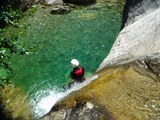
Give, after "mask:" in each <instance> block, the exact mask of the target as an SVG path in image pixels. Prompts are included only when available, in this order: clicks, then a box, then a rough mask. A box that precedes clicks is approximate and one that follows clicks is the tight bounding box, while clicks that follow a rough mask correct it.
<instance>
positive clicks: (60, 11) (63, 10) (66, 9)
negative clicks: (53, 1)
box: [50, 6, 71, 14]
mask: <svg viewBox="0 0 160 120" xmlns="http://www.w3.org/2000/svg"><path fill="white" fill-rule="evenodd" d="M70 11H71V9H70V7H69V6H56V7H54V8H53V9H52V10H51V11H50V13H51V14H66V13H69V12H70Z"/></svg>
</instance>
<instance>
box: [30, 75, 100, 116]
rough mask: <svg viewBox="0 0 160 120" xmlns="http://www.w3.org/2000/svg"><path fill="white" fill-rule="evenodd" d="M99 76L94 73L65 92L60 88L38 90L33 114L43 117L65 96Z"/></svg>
mask: <svg viewBox="0 0 160 120" xmlns="http://www.w3.org/2000/svg"><path fill="white" fill-rule="evenodd" d="M96 78H98V76H97V75H94V76H92V77H90V78H87V79H86V81H85V82H83V83H82V84H75V85H74V86H73V87H72V88H71V89H69V90H67V91H65V92H63V91H59V90H58V89H55V88H54V89H50V90H41V91H38V92H37V93H36V94H35V95H34V96H35V97H34V98H33V100H31V104H32V106H33V114H34V115H35V117H36V118H39V117H42V116H43V115H45V114H46V113H48V112H49V111H50V109H51V108H52V106H53V105H54V104H55V103H56V102H57V101H59V100H60V99H62V98H63V97H65V96H67V95H68V94H70V93H71V92H73V91H77V90H79V89H81V88H82V87H84V86H86V85H88V84H89V83H90V82H91V81H93V80H95V79H96Z"/></svg>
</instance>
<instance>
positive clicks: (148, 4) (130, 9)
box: [121, 0, 160, 28]
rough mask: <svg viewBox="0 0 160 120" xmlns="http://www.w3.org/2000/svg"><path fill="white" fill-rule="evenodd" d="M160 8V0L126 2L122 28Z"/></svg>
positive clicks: (132, 0)
mask: <svg viewBox="0 0 160 120" xmlns="http://www.w3.org/2000/svg"><path fill="white" fill-rule="evenodd" d="M159 7H160V1H159V0H126V4H125V6H124V11H123V22H122V26H121V28H124V26H127V25H130V24H132V23H133V22H135V21H137V20H139V19H140V18H142V17H143V16H145V15H147V14H150V13H152V12H153V11H154V10H156V9H157V8H159Z"/></svg>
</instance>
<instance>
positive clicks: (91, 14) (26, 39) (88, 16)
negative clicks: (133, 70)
mask: <svg viewBox="0 0 160 120" xmlns="http://www.w3.org/2000/svg"><path fill="white" fill-rule="evenodd" d="M116 7H117V6H116ZM113 8H115V6H113ZM25 25H26V33H25V34H23V35H21V36H19V40H18V42H19V44H24V45H25V46H26V47H27V48H31V50H30V51H31V53H29V54H28V55H23V56H18V55H15V56H13V58H12V60H11V65H12V67H13V68H14V72H13V74H12V75H10V79H11V80H13V81H14V83H15V84H16V85H17V86H19V87H20V88H22V89H23V90H24V91H26V92H28V91H30V93H31V94H32V93H35V92H36V91H38V90H40V89H46V88H52V87H56V88H59V89H62V85H63V84H64V83H66V82H68V81H70V78H69V73H70V71H71V70H72V67H71V65H70V60H71V59H72V58H76V59H78V60H79V61H80V65H82V66H83V67H84V68H85V69H86V73H87V74H94V73H95V71H96V69H97V68H98V66H99V65H100V63H101V62H102V60H103V59H104V58H105V57H106V56H107V54H108V53H109V50H110V49H111V47H112V45H113V42H114V41H115V39H116V37H117V35H118V33H119V31H120V25H121V11H118V10H117V11H115V9H112V7H107V3H106V2H105V1H103V2H101V3H97V4H95V5H91V6H80V7H75V8H72V9H71V12H70V13H69V14H64V15H51V14H50V13H49V9H39V10H38V11H36V12H35V13H34V15H32V16H30V17H28V18H26V19H25Z"/></svg>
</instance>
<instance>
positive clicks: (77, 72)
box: [70, 59, 85, 83]
mask: <svg viewBox="0 0 160 120" xmlns="http://www.w3.org/2000/svg"><path fill="white" fill-rule="evenodd" d="M71 64H72V66H73V71H71V72H70V77H71V79H72V81H73V82H77V83H82V82H84V80H85V77H84V73H85V69H84V68H83V67H81V66H79V62H78V60H76V59H72V60H71Z"/></svg>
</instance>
